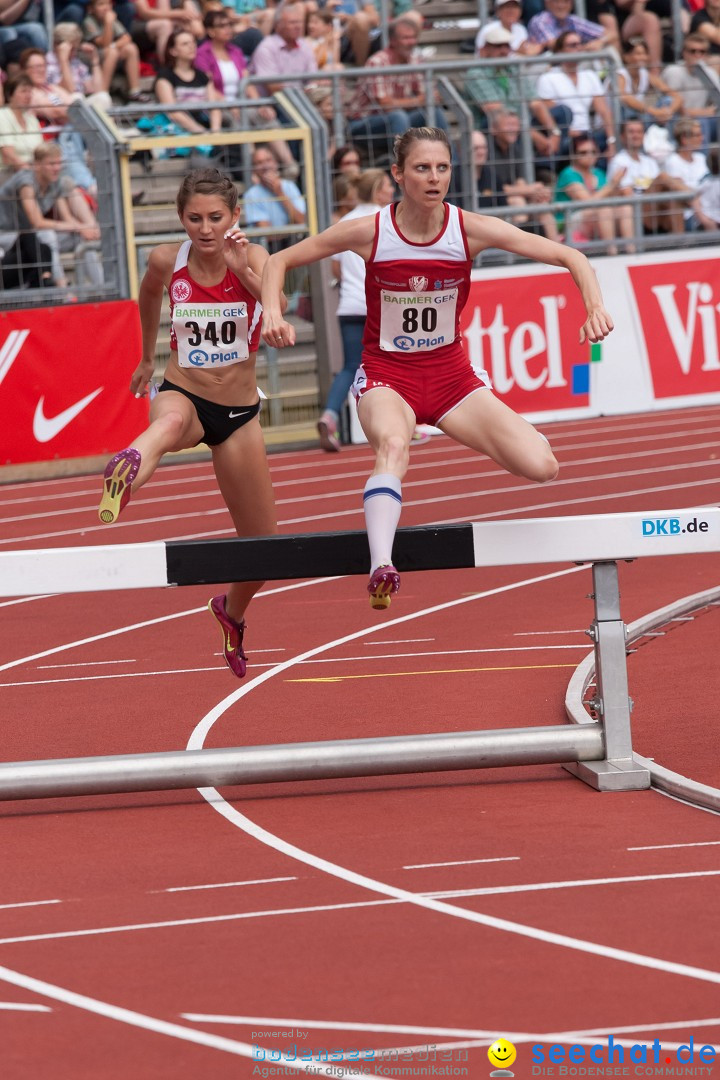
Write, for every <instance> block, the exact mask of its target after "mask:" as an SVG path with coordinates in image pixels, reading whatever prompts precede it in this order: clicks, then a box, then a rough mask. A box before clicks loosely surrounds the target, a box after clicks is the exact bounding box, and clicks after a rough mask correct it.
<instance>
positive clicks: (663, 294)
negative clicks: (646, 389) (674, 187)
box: [627, 257, 720, 400]
mask: <svg viewBox="0 0 720 1080" xmlns="http://www.w3.org/2000/svg"><path fill="white" fill-rule="evenodd" d="M627 273H628V276H629V279H630V283H631V286H632V293H633V296H634V300H635V307H636V310H637V317H638V320H639V324H640V325H639V329H640V331H641V333H642V337H643V339H644V345H645V353H646V362H647V364H648V369H649V372H650V379H651V383H652V391H653V396H654V397H655V399H657V400H662V399H664V398H682V397H686V396H690V395H693V396H695V395H697V394H711V393H718V392H720V350H719V349H718V340H719V337H720V333H719V331H720V317H719V315H718V312H720V260H718V258H717V257H715V258H699V259H691V260H678V261H671V260H669V259H668V261H667V262H665V263H654V264H651V265H642V264H636V265H629V266H628V268H627Z"/></svg>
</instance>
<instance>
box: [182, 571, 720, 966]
mask: <svg viewBox="0 0 720 1080" xmlns="http://www.w3.org/2000/svg"><path fill="white" fill-rule="evenodd" d="M575 569H576V570H578V569H582V567H575ZM572 572H573V570H572V568H571V569H569V570H561V571H557V572H555V573H553V574H547V575H542V576H538V577H535V578H527V579H525V580H524V581H516V582H513V583H511V584H509V585H504V586H501V587H500V588H497V589H488V590H487V591H486V592H483V593H478V594H477V595H476V596H472V597H465V596H463V597H460V598H459V599H456V600H452V601H449V602H447V603H445V604H437V605H434V606H433V607H430V608H425V609H423V610H422V611H417V612H412V613H411V614H409V615H403V616H401V617H400V618H398V619H391V620H390V621H389V622H386V623H383V624H380V625H379V626H378V630H379V629H381V628H384V629H387V628H388V626H400V625H403V624H405V623H407V622H411V621H413V620H415V619H419V618H424V617H425V616H427V615H432V614H435V613H436V612H438V611H445V610H448V609H449V608H451V607H458V606H459V605H460V604H465V603H470V602H473V601H474V600H479V599H482V598H485V597H488V596H496V595H499V594H501V593H506V592H510V591H512V590H514V589H519V588H524V587H526V586H528V585H532V584H536V583H539V582H545V581H550V580H552V579H553V578H556V577H563V576H565V575H567V574H568V573H572ZM367 633H368V630H360V631H357V632H356V633H353V634H347V635H345V636H344V637H341V638H337V639H335V640H334V641H331V642H327V643H326V644H325V645H324V646H318V647H317V648H315V649H310V650H308V651H307V652H305V653H300V654H298V656H296V657H291V658H289V659H288V660H284V661H283V662H282V663H280V664H278V666H277V668H275V669H274V670H271V671H266V672H263V673H262V674H261V675H258V676H257V677H256V678H254V679H252V680H251V681H250V682H249V683H248V684H247V685H245V686H242V687H240V688H239V689H238V690H235V691H234V692H233V693H232V694H229V695H228V697H226V698H225V699H224V700H223V701H221V702H219V703H218V705H216V706H215V708H214V709H212V710H211V711H210V712H209V713H208V714H207V715H206V716H205V717H203V719H202V720H201V721H200V722H199V723H198V724H197V725H196V727H195V729H194V730H193V732H192V733H191V735H190V738H189V740H188V743H187V749H188V750H199V749H201V748H202V747H203V745H204V742H205V738H206V736H207V734H208V732H209V731H210V729H211V728H212V727H213V725H214V724H215V722H216V720H218V719H219V718H220V717H221V716H222V715H223V714H224V713H225V711H226V710H227V709H228V708H230V706H231V705H234V704H235V703H236V702H237V701H239V700H240V699H241V698H243V697H245V696H246V695H247V694H248V693H250V692H251V691H252V690H254V689H256V688H257V687H258V686H260V685H261V684H262V683H264V682H266V681H267V680H268V679H271V678H273V676H275V675H277V674H279V673H280V672H282V671H286V670H287V669H288V668H289V667H291V666H293V665H294V664H297V663H300V662H302V661H303V660H307V659H310V658H311V657H312V656H316V655H317V654H318V653H320V652H322V651H324V650H328V649H332V648H336V647H338V646H340V645H344V644H346V643H347V642H349V641H354V640H356V639H357V638H359V637H364V636H365V635H366V634H367ZM197 790H198V792H199V794H200V795H202V797H203V798H204V799H205V800H206V801H207V803H208V805H209V806H211V807H212V808H213V809H214V810H216V811H217V812H218V813H219V814H221V815H222V816H223V817H224V818H225V819H226V820H227V821H229V822H230V824H231V825H234V826H235V827H236V828H239V829H241V830H242V831H243V832H244V833H246V835H248V836H252V837H254V839H256V840H258V841H259V842H260V843H262V844H266V845H267V846H268V847H271V848H273V849H274V850H275V851H279V852H281V853H282V854H284V855H287V856H288V858H291V859H295V860H297V861H298V862H300V863H303V864H304V865H306V866H312V867H314V868H315V869H316V870H320V871H321V872H323V873H326V874H329V875H331V876H332V877H336V878H339V879H341V880H342V881H347V882H350V883H352V884H354V885H358V886H360V888H363V889H368V890H370V891H371V892H375V893H380V894H381V895H384V896H388V897H393V898H394V899H397V900H402V901H405V902H407V903H410V904H415V905H417V906H418V907H421V908H425V909H426V910H428V911H432V912H434V913H437V914H440V915H450V916H451V917H452V918H456V919H463V920H465V921H467V922H472V923H475V924H477V925H480V926H485V927H489V928H490V929H494V930H501V931H503V932H505V933H510V934H517V935H519V936H520V937H525V938H530V939H532V940H534V941H540V942H543V943H544V944H548V945H555V946H560V947H561V948H566V949H570V950H574V951H577V952H582V953H588V954H590V955H592V956H602V957H605V958H606V959H611V960H617V961H619V962H621V963H626V964H631V965H633V966H636V967H642V968H647V969H649V970H654V971H662V972H664V973H667V974H673V975H680V976H682V977H684V978H690V979H697V980H699V981H702V982H709V983H715V984H717V985H720V972H717V971H711V970H709V969H706V968H700V967H697V966H695V965H692V964H682V963H677V962H676V961H672V960H666V959H664V958H662V957H656V956H649V955H645V954H643V953H637V952H632V951H630V950H628V949H618V948H615V947H614V946H609V945H602V944H600V943H599V942H593V941H587V940H585V939H582V938H575V937H571V936H570V935H568V934H558V933H554V932H552V931H548V930H543V929H541V928H539V927H533V926H528V925H527V924H524V923H517V922H513V921H511V920H509V919H500V918H497V917H495V916H491V915H485V914H483V913H481V912H477V911H472V910H468V909H466V908H460V907H457V906H455V905H452V904H447V903H444V902H442V901H440V900H436V899H433V898H431V897H426V896H418V895H415V894H413V893H411V892H408V891H407V890H406V889H400V888H398V887H397V886H394V885H390V884H388V883H386V882H382V881H378V880H376V879H374V878H370V877H367V876H366V875H365V874H359V873H357V872H356V871H354V870H350V869H348V868H347V867H344V866H339V865H338V864H337V863H333V862H330V860H329V859H323V858H321V857H320V856H317V855H313V854H312V853H311V852H309V851H305V850H303V849H302V848H299V847H297V845H295V844H291V843H289V842H288V841H287V840H283V839H282V838H281V837H279V836H276V835H275V834H273V833H271V832H269V830H267V829H264V828H262V826H260V825H258V824H256V822H254V821H252V820H251V819H250V818H248V817H247V816H246V815H245V814H241V813H240V812H239V811H238V810H237V809H236V808H235V807H234V806H232V805H231V804H230V803H228V802H226V801H225V799H223V797H222V796H221V795H220V793H219V792H218V791H216V789H215V788H208V787H205V788H198V789H197Z"/></svg>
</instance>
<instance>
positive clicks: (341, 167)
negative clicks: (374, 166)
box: [331, 143, 362, 176]
mask: <svg viewBox="0 0 720 1080" xmlns="http://www.w3.org/2000/svg"><path fill="white" fill-rule="evenodd" d="M361 165H362V162H361V160H360V151H359V150H358V149H357V147H355V146H353V145H352V143H345V145H344V146H339V147H338V149H337V150H336V151H335V153H334V154H333V156H332V159H331V171H332V174H333V176H335V174H336V173H346V174H347V175H349V176H359V175H360V173H361V171H362V169H361Z"/></svg>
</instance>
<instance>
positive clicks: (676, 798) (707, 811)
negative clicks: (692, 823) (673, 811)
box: [655, 788, 720, 817]
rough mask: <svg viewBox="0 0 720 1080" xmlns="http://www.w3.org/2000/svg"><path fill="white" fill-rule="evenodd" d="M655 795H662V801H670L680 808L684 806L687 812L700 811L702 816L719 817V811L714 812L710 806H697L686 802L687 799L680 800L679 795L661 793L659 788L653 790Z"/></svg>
mask: <svg viewBox="0 0 720 1080" xmlns="http://www.w3.org/2000/svg"><path fill="white" fill-rule="evenodd" d="M655 794H656V795H662V796H663V798H664V799H671V800H672V802H676V803H680V805H681V806H686V807H687V808H688V809H689V810H702V812H703V814H712V815H713V816H714V817H720V810H714V809H713V807H712V806H699V805H698V804H697V803H691V802H688V800H687V799H681V798H680V796H679V795H671V794H670V792H669V791H661V790H660V788H656V789H655Z"/></svg>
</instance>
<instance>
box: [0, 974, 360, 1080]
mask: <svg viewBox="0 0 720 1080" xmlns="http://www.w3.org/2000/svg"><path fill="white" fill-rule="evenodd" d="M0 980H2V981H3V982H7V983H11V984H12V985H13V986H21V987H22V988H23V989H24V990H28V991H30V992H31V993H33V994H39V995H40V996H41V997H49V998H51V999H52V1000H54V1001H61V1002H63V1004H64V1005H70V1006H72V1007H73V1008H76V1009H82V1010H83V1011H84V1012H91V1013H95V1014H96V1015H97V1016H103V1017H105V1019H107V1020H117V1021H118V1022H119V1023H122V1024H128V1025H130V1026H131V1027H136V1028H142V1029H143V1030H145V1031H152V1032H153V1033H154V1034H156V1035H167V1036H170V1037H171V1038H174V1039H181V1040H183V1041H184V1042H191V1043H196V1044H197V1045H199V1046H207V1047H209V1048H210V1049H212V1050H223V1051H225V1053H228V1054H235V1055H236V1056H237V1057H245V1058H251V1059H255V1058H256V1047H254V1046H251V1045H250V1043H245V1042H238V1041H236V1040H235V1039H228V1038H227V1037H225V1036H223V1035H213V1034H211V1033H210V1032H207V1031H197V1030H196V1029H195V1028H189V1027H185V1026H184V1025H183V1024H173V1023H169V1022H168V1021H167V1020H161V1019H160V1018H159V1017H155V1016H147V1015H145V1014H144V1013H139V1012H136V1011H135V1010H134V1009H123V1008H121V1007H120V1006H119V1005H112V1004H110V1002H108V1001H99V1000H98V999H97V998H91V997H88V996H87V995H86V994H77V993H75V991H74V990H68V989H66V988H65V987H63V986H55V985H54V984H53V983H49V982H45V981H43V980H42V979H33V978H31V977H30V976H29V975H23V974H22V972H19V971H12V970H11V969H10V968H6V967H0ZM268 1053H269V1051H268ZM273 1064H274V1065H278V1066H285V1068H290V1069H296V1070H297V1071H298V1072H300V1073H305V1074H306V1075H312V1076H331V1077H337V1067H336V1066H335V1065H325V1064H323V1063H322V1062H319V1061H311V1062H302V1061H297V1060H296V1059H295V1058H291V1057H289V1056H288V1055H286V1054H282V1055H280V1058H279V1060H278V1059H277V1058H275V1060H274V1061H273ZM366 1075H369V1076H378V1075H379V1074H378V1073H376V1072H371V1073H368V1074H366Z"/></svg>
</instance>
